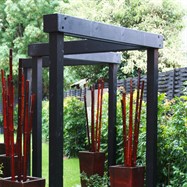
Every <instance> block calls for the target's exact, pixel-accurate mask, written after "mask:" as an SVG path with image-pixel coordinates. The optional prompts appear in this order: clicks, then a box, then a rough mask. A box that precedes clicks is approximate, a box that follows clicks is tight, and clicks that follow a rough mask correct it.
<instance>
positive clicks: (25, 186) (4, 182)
mask: <svg viewBox="0 0 187 187" xmlns="http://www.w3.org/2000/svg"><path fill="white" fill-rule="evenodd" d="M27 178H28V179H27V180H26V181H25V182H18V181H11V178H10V177H8V178H2V179H0V187H45V179H41V178H36V177H27Z"/></svg>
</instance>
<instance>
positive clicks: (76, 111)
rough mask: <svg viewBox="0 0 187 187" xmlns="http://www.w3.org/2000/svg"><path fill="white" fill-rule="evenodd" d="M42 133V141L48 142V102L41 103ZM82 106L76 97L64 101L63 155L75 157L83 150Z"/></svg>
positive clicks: (84, 136)
mask: <svg viewBox="0 0 187 187" xmlns="http://www.w3.org/2000/svg"><path fill="white" fill-rule="evenodd" d="M42 105H43V108H42V133H43V140H44V141H48V140H49V102H48V101H43V104H42ZM85 139H86V130H85V111H84V104H83V102H81V101H80V100H79V99H77V98H76V97H67V98H65V99H64V155H65V156H68V157H76V156H77V154H78V151H81V150H84V149H85V144H86V143H85V142H86V140H85Z"/></svg>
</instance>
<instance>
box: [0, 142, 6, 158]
mask: <svg viewBox="0 0 187 187" xmlns="http://www.w3.org/2000/svg"><path fill="white" fill-rule="evenodd" d="M5 153H6V152H5V144H4V143H0V155H1V154H5Z"/></svg>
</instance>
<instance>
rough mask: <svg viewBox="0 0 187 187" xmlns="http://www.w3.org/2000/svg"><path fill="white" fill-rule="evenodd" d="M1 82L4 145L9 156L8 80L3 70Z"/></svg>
mask: <svg viewBox="0 0 187 187" xmlns="http://www.w3.org/2000/svg"><path fill="white" fill-rule="evenodd" d="M1 81H2V103H3V128H4V143H5V152H6V156H9V149H8V147H9V136H8V126H7V118H8V116H7V115H8V114H7V109H8V106H7V90H6V80H5V77H4V70H1Z"/></svg>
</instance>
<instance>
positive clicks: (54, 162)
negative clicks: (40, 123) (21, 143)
mask: <svg viewBox="0 0 187 187" xmlns="http://www.w3.org/2000/svg"><path fill="white" fill-rule="evenodd" d="M49 52H50V53H49V60H50V67H49V186H50V187H57V186H59V187H60V186H63V161H62V160H63V69H64V35H63V34H62V33H58V32H54V33H49Z"/></svg>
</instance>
